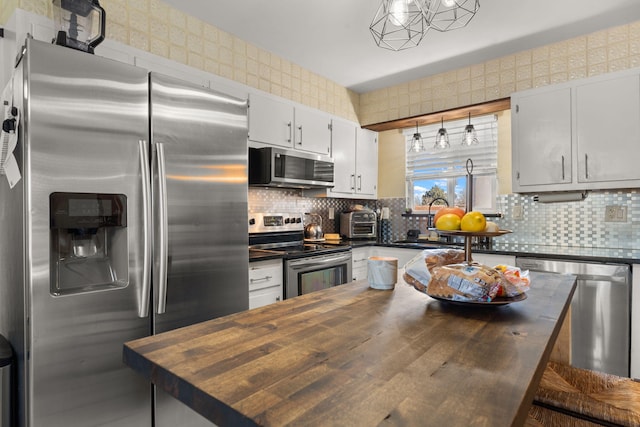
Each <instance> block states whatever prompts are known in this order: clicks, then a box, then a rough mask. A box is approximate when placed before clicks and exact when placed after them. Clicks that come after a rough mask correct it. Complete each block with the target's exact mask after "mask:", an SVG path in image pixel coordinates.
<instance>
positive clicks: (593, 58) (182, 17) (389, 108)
mask: <svg viewBox="0 0 640 427" xmlns="http://www.w3.org/2000/svg"><path fill="white" fill-rule="evenodd" d="M101 5H102V6H103V7H104V8H105V10H106V12H107V37H108V38H109V39H112V40H116V41H119V42H122V43H125V44H128V45H131V46H134V47H136V48H139V49H142V50H146V51H149V52H151V53H154V54H156V55H159V56H162V57H165V58H170V59H172V60H175V61H177V62H180V63H183V64H188V65H190V66H192V67H195V68H198V69H202V70H205V71H208V72H211V73H213V74H216V75H219V76H222V77H225V78H228V79H231V80H234V81H237V82H239V83H243V84H246V85H248V86H250V87H253V88H257V89H260V90H263V91H265V92H268V93H271V94H274V95H277V96H281V97H283V98H286V99H290V100H292V101H295V102H298V103H301V104H305V105H308V106H310V107H313V108H318V109H320V110H323V111H326V112H328V113H331V114H335V115H337V116H340V117H344V118H346V119H348V120H353V121H358V122H359V123H360V124H362V125H367V124H373V123H380V122H384V121H389V120H395V119H401V118H406V117H412V116H417V115H423V114H429V113H433V112H438V111H443V110H447V109H451V108H456V107H461V106H466V105H471V104H477V103H481V102H486V101H492V100H496V99H500V98H505V97H508V96H510V95H511V93H512V92H514V91H518V90H524V89H529V88H533V87H539V86H545V85H549V84H554V83H560V82H565V81H568V80H573V79H578V78H583V77H587V76H594V75H598V74H603V73H607V72H612V71H617V70H622V69H627V68H632V67H638V66H640V21H637V22H634V23H632V24H629V25H623V26H619V27H613V28H610V29H607V30H603V31H599V32H596V33H592V34H588V35H585V36H581V37H576V38H572V39H569V40H566V41H563V42H559V43H554V44H550V45H547V46H543V47H540V48H537V49H531V50H526V51H522V52H519V53H516V54H513V55H508V56H505V57H502V58H498V59H494V60H491V61H487V62H484V63H480V64H475V65H472V66H470V67H465V68H460V69H457V70H453V71H449V72H446V73H441V74H436V75H433V76H427V77H424V78H422V79H417V80H413V81H410V82H407V83H403V84H400V85H395V86H391V87H387V88H384V89H380V90H376V91H372V92H368V93H364V94H357V93H355V92H352V91H349V90H347V89H346V88H344V87H342V86H340V85H338V84H337V83H335V82H332V81H330V80H328V79H326V78H324V77H322V76H319V75H317V74H315V73H313V72H311V71H309V70H306V69H304V68H302V67H300V66H298V65H297V64H294V63H292V62H289V61H287V60H284V59H282V58H280V57H278V56H277V55H274V54H271V53H270V52H267V51H264V50H262V49H259V48H257V47H256V46H253V45H252V44H250V43H247V42H245V41H243V40H241V39H239V38H237V37H235V36H233V35H232V34H229V33H226V32H224V31H222V30H220V29H218V28H216V27H213V26H211V25H209V24H206V23H204V22H203V21H201V20H199V19H198V18H196V17H192V16H189V15H186V14H184V13H182V12H180V11H177V10H175V9H173V8H171V7H170V6H169V5H167V4H166V3H164V2H163V1H161V0H102V1H101ZM18 7H19V8H21V9H24V10H27V11H29V12H33V13H37V14H40V15H44V16H48V17H51V16H52V11H51V0H0V23H4V22H6V21H7V19H8V18H9V16H11V14H12V13H13V11H14V10H15V9H16V8H18Z"/></svg>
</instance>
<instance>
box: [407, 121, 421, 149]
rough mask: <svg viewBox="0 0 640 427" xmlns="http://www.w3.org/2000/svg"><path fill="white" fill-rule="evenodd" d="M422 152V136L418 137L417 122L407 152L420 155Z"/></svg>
mask: <svg viewBox="0 0 640 427" xmlns="http://www.w3.org/2000/svg"><path fill="white" fill-rule="evenodd" d="M422 151H424V141H423V139H422V135H420V132H419V131H418V122H416V133H414V134H413V139H412V140H411V145H410V146H409V152H410V153H420V152H422Z"/></svg>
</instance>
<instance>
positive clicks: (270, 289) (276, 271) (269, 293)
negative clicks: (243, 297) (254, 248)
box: [249, 259, 283, 309]
mask: <svg viewBox="0 0 640 427" xmlns="http://www.w3.org/2000/svg"><path fill="white" fill-rule="evenodd" d="M282 283H283V277H282V260H281V259H275V260H267V261H256V262H251V263H249V309H252V308H258V307H262V306H264V305H269V304H273V303H274V302H278V301H282V292H283V286H282Z"/></svg>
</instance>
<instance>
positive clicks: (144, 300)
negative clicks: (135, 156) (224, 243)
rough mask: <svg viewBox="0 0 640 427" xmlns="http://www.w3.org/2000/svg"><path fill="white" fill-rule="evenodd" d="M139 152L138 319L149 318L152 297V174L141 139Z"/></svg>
mask: <svg viewBox="0 0 640 427" xmlns="http://www.w3.org/2000/svg"><path fill="white" fill-rule="evenodd" d="M138 152H139V155H140V170H141V175H142V229H143V239H144V249H143V255H142V256H143V264H142V282H141V285H140V292H141V296H140V305H139V307H138V317H148V316H149V297H150V295H151V209H150V207H151V173H150V170H149V169H150V168H149V148H148V144H147V141H146V140H144V139H141V140H139V141H138Z"/></svg>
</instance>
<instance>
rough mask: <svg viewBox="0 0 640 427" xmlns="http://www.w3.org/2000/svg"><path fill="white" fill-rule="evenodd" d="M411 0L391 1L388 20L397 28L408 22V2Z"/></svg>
mask: <svg viewBox="0 0 640 427" xmlns="http://www.w3.org/2000/svg"><path fill="white" fill-rule="evenodd" d="M410 1H413V0H393V1H392V2H391V7H390V9H391V10H390V13H389V20H390V21H391V23H392V24H393V25H395V26H397V27H402V26H404V25H405V24H406V23H407V21H408V20H409V2H410Z"/></svg>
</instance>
